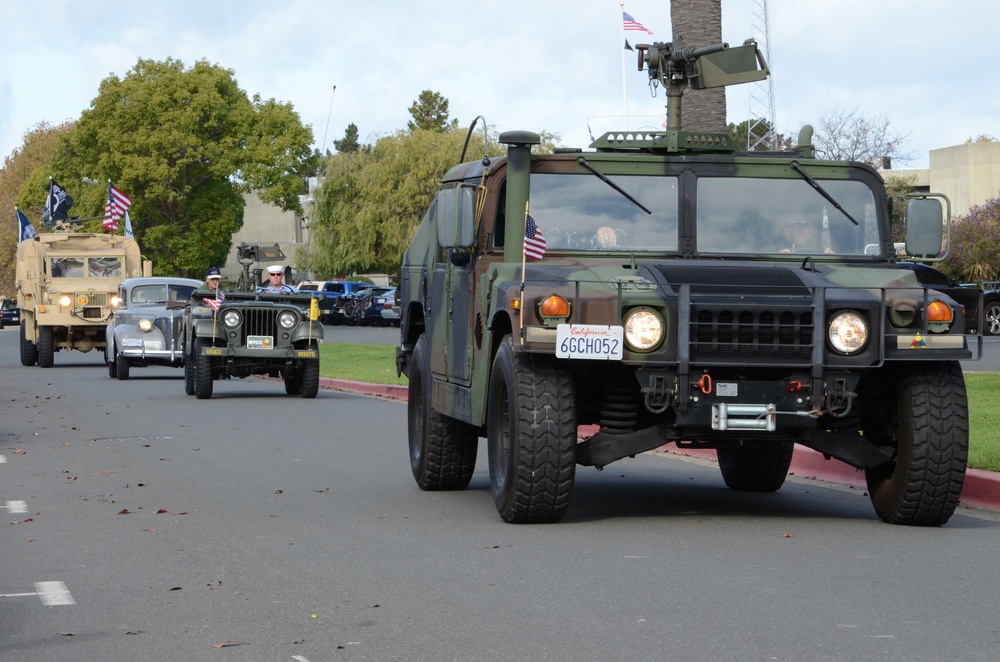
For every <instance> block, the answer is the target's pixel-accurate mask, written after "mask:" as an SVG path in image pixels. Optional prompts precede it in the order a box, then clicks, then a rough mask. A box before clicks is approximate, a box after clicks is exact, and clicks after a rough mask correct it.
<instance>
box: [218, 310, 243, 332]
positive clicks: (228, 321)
mask: <svg viewBox="0 0 1000 662" xmlns="http://www.w3.org/2000/svg"><path fill="white" fill-rule="evenodd" d="M222 323H223V324H225V325H226V326H227V327H228V328H230V329H234V328H236V327H238V326H239V325H240V314H239V313H238V312H236V311H235V310H227V311H226V312H224V313H222Z"/></svg>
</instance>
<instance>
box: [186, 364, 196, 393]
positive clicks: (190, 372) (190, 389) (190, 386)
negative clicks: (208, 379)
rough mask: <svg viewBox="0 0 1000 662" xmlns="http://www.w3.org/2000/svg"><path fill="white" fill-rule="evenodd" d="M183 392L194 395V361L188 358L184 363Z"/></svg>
mask: <svg viewBox="0 0 1000 662" xmlns="http://www.w3.org/2000/svg"><path fill="white" fill-rule="evenodd" d="M184 392H185V393H187V394H188V395H194V359H192V358H191V357H190V356H189V357H187V360H185V361H184Z"/></svg>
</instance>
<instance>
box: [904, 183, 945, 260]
mask: <svg viewBox="0 0 1000 662" xmlns="http://www.w3.org/2000/svg"><path fill="white" fill-rule="evenodd" d="M944 238H945V214H944V210H943V208H942V204H941V200H938V199H936V198H924V197H920V198H913V199H911V200H909V201H908V202H907V203H906V253H907V255H909V256H910V257H915V258H922V259H930V258H938V259H944V258H945V257H946V255H947V247H946V246H944V241H943V240H944ZM939 256H940V258H939Z"/></svg>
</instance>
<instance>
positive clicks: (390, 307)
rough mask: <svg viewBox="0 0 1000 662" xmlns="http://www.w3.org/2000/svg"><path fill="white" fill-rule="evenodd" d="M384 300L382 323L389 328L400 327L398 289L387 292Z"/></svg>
mask: <svg viewBox="0 0 1000 662" xmlns="http://www.w3.org/2000/svg"><path fill="white" fill-rule="evenodd" d="M384 298H385V303H384V304H383V306H382V322H383V323H384V324H386V325H387V326H399V299H397V298H396V288H395V287H394V288H392V289H391V290H389V291H388V292H386V293H385V295H384Z"/></svg>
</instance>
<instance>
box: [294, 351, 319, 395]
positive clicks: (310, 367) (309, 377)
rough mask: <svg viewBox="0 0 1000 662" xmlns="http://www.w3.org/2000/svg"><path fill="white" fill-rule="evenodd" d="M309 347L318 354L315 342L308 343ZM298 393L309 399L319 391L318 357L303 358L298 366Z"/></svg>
mask: <svg viewBox="0 0 1000 662" xmlns="http://www.w3.org/2000/svg"><path fill="white" fill-rule="evenodd" d="M309 349H311V350H313V351H314V352H316V356H319V347H318V346H317V343H316V342H312V343H310V344H309ZM298 373H299V395H300V396H302V397H303V398H307V399H309V400H311V399H313V398H315V397H316V395H317V394H318V393H319V359H318V358H317V359H303V360H302V365H301V366H300V367H299V370H298Z"/></svg>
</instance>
